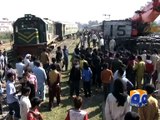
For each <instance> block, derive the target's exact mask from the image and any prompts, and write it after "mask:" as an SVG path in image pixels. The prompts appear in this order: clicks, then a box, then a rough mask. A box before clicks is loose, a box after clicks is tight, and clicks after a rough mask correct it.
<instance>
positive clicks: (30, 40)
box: [13, 14, 78, 56]
mask: <svg viewBox="0 0 160 120" xmlns="http://www.w3.org/2000/svg"><path fill="white" fill-rule="evenodd" d="M59 24H62V23H59ZM66 26H67V25H65V24H63V25H62V28H63V29H62V28H60V27H58V26H57V23H56V22H54V21H52V20H49V19H47V18H45V19H42V18H40V17H36V16H34V15H31V14H26V15H25V16H24V17H21V18H18V19H17V20H16V21H15V22H14V24H13V36H14V45H13V50H14V52H15V53H16V54H17V55H22V56H24V55H25V54H27V53H30V54H32V55H35V56H39V55H40V53H41V51H42V50H43V49H44V48H47V47H50V45H51V44H52V43H53V42H54V41H55V40H56V39H57V38H59V37H61V38H63V37H65V36H66V35H69V34H73V33H76V32H77V31H78V28H76V30H75V31H74V32H72V31H68V30H69V29H68V28H67V27H66ZM69 32H70V33H69Z"/></svg>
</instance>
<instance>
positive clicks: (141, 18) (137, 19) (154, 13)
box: [131, 0, 160, 36]
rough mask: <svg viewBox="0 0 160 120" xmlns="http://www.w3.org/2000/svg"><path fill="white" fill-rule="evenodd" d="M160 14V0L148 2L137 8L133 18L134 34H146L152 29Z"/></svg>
mask: <svg viewBox="0 0 160 120" xmlns="http://www.w3.org/2000/svg"><path fill="white" fill-rule="evenodd" d="M159 15H160V0H152V2H148V4H147V5H146V6H144V7H143V8H142V9H141V10H137V11H136V12H135V15H134V16H133V17H132V18H131V20H132V21H133V22H132V27H133V29H132V36H139V35H146V34H148V33H149V31H150V23H152V22H153V21H154V20H155V19H156V18H157V17H158V16H159Z"/></svg>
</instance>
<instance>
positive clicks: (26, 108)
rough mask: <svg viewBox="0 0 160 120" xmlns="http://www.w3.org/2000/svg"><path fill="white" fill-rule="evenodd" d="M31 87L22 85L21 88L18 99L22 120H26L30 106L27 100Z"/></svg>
mask: <svg viewBox="0 0 160 120" xmlns="http://www.w3.org/2000/svg"><path fill="white" fill-rule="evenodd" d="M30 92H31V89H30V88H29V87H24V88H23V89H22V96H21V99H20V115H21V119H22V120H27V113H28V111H29V109H30V108H31V103H30V100H29V94H30Z"/></svg>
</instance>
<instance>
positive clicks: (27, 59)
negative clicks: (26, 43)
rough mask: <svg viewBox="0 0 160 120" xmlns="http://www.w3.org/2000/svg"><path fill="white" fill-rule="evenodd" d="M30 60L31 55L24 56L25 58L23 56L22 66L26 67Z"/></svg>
mask: <svg viewBox="0 0 160 120" xmlns="http://www.w3.org/2000/svg"><path fill="white" fill-rule="evenodd" d="M30 60H31V54H26V56H25V58H24V64H25V65H26V66H29V64H30Z"/></svg>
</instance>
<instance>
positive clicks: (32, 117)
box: [27, 97, 43, 120]
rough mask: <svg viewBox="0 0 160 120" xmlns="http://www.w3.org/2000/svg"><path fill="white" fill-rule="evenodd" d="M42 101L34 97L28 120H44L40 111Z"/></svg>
mask: <svg viewBox="0 0 160 120" xmlns="http://www.w3.org/2000/svg"><path fill="white" fill-rule="evenodd" d="M41 102H42V100H41V99H40V98H38V97H34V98H33V99H32V100H31V106H32V107H31V109H30V110H29V112H28V113H27V120H43V118H42V115H41V113H40V112H39V110H38V107H39V105H40V103H41Z"/></svg>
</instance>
